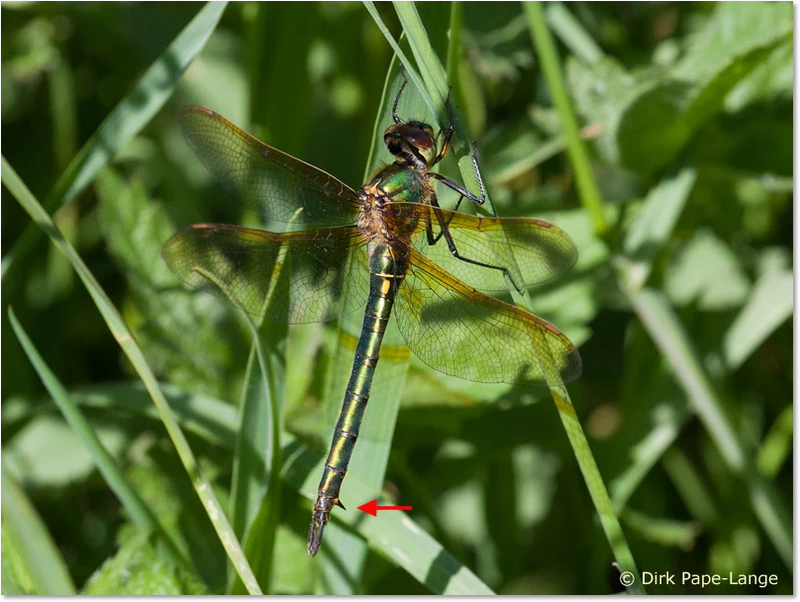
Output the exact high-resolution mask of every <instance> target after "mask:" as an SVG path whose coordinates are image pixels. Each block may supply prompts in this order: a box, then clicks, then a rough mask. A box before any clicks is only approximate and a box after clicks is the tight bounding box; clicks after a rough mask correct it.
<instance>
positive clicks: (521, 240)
mask: <svg viewBox="0 0 800 602" xmlns="http://www.w3.org/2000/svg"><path fill="white" fill-rule="evenodd" d="M437 212H440V214H441V218H439V217H437V215H436V213H437ZM420 213H421V216H422V217H421V220H420V223H419V224H418V230H417V232H416V234H415V237H414V240H413V244H414V247H415V248H416V249H417V250H418V251H420V252H421V253H422V254H423V255H425V256H426V257H428V258H429V259H430V260H431V261H433V262H434V263H436V264H437V265H440V266H441V267H443V268H444V269H445V270H446V271H447V272H449V273H450V274H452V275H453V276H455V277H456V278H458V279H459V280H462V281H463V282H466V283H467V284H469V285H470V286H472V287H474V288H477V289H478V290H481V291H504V290H508V283H507V282H506V281H505V278H504V273H503V271H502V270H498V269H491V268H485V267H482V266H477V265H474V264H472V263H469V262H467V261H463V260H461V259H458V258H457V257H455V256H454V255H453V254H452V252H451V251H450V248H449V247H448V245H447V241H446V240H445V237H444V236H442V237H441V238H440V239H439V240H438V241H437V242H436V244H435V245H429V244H428V237H427V235H426V226H427V224H428V222H430V223H431V231H432V232H433V234H434V235H435V236H438V235H439V234H440V233H441V232H442V226H441V221H444V223H445V224H448V225H447V228H448V230H449V232H450V234H451V236H452V238H453V242H454V244H455V247H456V250H457V251H458V253H459V255H460V256H461V257H464V258H469V259H472V260H474V261H478V262H480V263H484V264H489V265H494V266H500V267H505V268H509V267H510V266H511V265H512V263H513V262H512V258H511V257H510V256H509V253H513V260H514V261H515V262H516V264H517V266H518V267H519V269H520V272H521V274H514V272H513V271H512V272H511V275H512V277H513V279H514V284H515V285H518V287H519V288H522V287H526V286H531V285H534V284H539V283H542V282H546V281H548V280H551V279H552V278H555V277H557V276H558V275H560V274H562V273H564V272H566V271H568V270H569V269H570V268H571V267H572V266H573V265H575V261H576V260H577V258H578V250H577V249H576V248H575V244H574V243H573V242H572V239H570V237H569V236H568V235H567V234H566V233H565V232H564V231H563V230H561V228H559V227H558V226H554V225H553V224H549V223H547V222H544V221H541V220H538V219H530V218H522V217H504V218H497V217H495V218H492V217H476V216H474V215H468V214H466V213H458V212H453V211H448V210H447V209H435V208H433V207H429V208H427V209H426V211H424V212H420Z"/></svg>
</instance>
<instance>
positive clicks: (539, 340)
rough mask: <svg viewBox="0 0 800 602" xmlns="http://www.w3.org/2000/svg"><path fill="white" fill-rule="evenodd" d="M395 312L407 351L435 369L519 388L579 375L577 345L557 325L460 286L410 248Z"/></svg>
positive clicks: (554, 382) (565, 380)
mask: <svg viewBox="0 0 800 602" xmlns="http://www.w3.org/2000/svg"><path fill="white" fill-rule="evenodd" d="M394 311H395V315H396V317H397V325H398V327H399V329H400V333H401V334H402V335H403V337H404V338H405V340H406V343H407V344H408V346H409V347H410V348H411V350H412V351H413V352H414V353H415V354H416V355H417V356H418V357H419V358H420V359H421V360H422V361H423V362H425V363H426V364H428V365H429V366H430V367H432V368H435V369H436V370H439V371H440V372H444V373H446V374H452V375H453V376H458V377H461V378H466V379H468V380H474V381H480V382H504V383H510V384H518V385H531V384H551V385H554V384H558V383H567V382H570V381H573V380H575V379H576V378H578V377H579V376H580V374H581V358H580V355H579V354H578V350H577V349H576V348H575V346H574V345H573V344H572V343H571V342H570V340H569V339H568V338H567V337H566V336H564V335H563V334H562V333H561V332H559V331H558V330H557V329H556V328H555V327H553V326H551V325H550V324H548V323H547V322H545V321H544V320H542V319H541V318H538V317H536V316H534V315H533V314H531V313H528V312H526V311H523V310H521V309H519V308H516V307H514V306H512V305H508V304H507V303H503V302H502V301H499V300H497V299H494V298H492V297H489V296H487V295H484V294H483V293H480V292H478V291H476V290H474V289H473V288H471V287H469V286H466V285H465V284H464V283H463V282H460V281H458V280H456V279H454V278H453V277H452V276H451V275H450V274H448V273H447V272H445V271H443V270H442V269H440V268H439V267H437V266H436V265H433V264H432V263H431V262H430V261H428V260H426V259H425V258H424V257H422V256H421V255H420V254H419V253H418V252H417V251H415V250H413V249H412V250H411V268H410V269H409V271H408V273H407V275H406V278H405V281H404V282H403V284H402V286H401V287H400V290H399V292H398V299H397V302H396V306H395V310H394Z"/></svg>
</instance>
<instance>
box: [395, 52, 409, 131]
mask: <svg viewBox="0 0 800 602" xmlns="http://www.w3.org/2000/svg"><path fill="white" fill-rule="evenodd" d="M400 73H402V74H403V83H402V84H400V89H399V90H398V91H397V96H395V97H394V105H392V119H394V122H395V123H403V120H402V119H400V118H399V117H398V116H397V105H398V104H399V103H400V97H401V96H402V95H403V90H405V89H406V86H407V85H408V76H407V75H406V70H405V69H403V65H402V63H401V64H400Z"/></svg>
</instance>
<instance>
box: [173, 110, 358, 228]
mask: <svg viewBox="0 0 800 602" xmlns="http://www.w3.org/2000/svg"><path fill="white" fill-rule="evenodd" d="M178 122H179V125H180V129H181V132H182V133H183V135H184V137H185V138H186V141H187V142H188V143H189V146H190V147H191V149H192V151H193V152H194V154H195V155H196V156H197V158H198V159H200V161H202V163H203V165H205V166H206V169H208V171H210V172H211V174H212V175H213V176H214V177H215V178H216V179H217V180H218V181H219V182H220V183H221V184H222V186H223V187H224V188H225V189H226V190H227V191H228V192H229V193H230V194H231V195H232V196H233V197H234V198H236V199H237V200H238V201H239V202H240V203H241V204H243V205H244V206H245V207H248V208H250V209H252V210H254V211H257V212H259V213H260V214H261V215H263V216H264V217H265V218H266V219H267V220H275V221H279V222H284V223H289V222H292V223H298V224H313V225H346V224H352V223H353V222H354V221H355V218H356V214H357V212H358V204H357V202H356V199H357V195H356V193H355V191H354V190H353V189H352V188H350V187H349V186H347V185H346V184H343V183H342V182H340V181H339V180H337V179H336V178H334V177H333V176H331V175H330V174H327V173H325V172H324V171H322V170H321V169H317V168H316V167H313V166H311V165H309V164H308V163H304V162H303V161H300V160H299V159H295V158H294V157H292V156H290V155H287V154H286V153H284V152H281V151H279V150H277V149H275V148H272V147H271V146H268V145H266V144H264V143H263V142H261V141H260V140H258V139H257V138H254V137H253V136H251V135H250V134H248V133H247V132H245V131H244V130H242V129H240V128H238V127H236V126H235V125H233V124H232V123H231V122H230V121H228V120H227V119H225V118H224V117H222V116H221V115H218V114H217V113H215V112H213V111H211V110H209V109H206V108H203V107H198V106H190V107H186V108H184V109H183V110H182V111H181V113H180V116H179V117H178ZM298 209H302V211H300V212H298Z"/></svg>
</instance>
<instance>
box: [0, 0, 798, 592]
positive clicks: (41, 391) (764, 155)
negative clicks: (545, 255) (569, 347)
mask: <svg viewBox="0 0 800 602" xmlns="http://www.w3.org/2000/svg"><path fill="white" fill-rule="evenodd" d="M0 10H2V11H3V17H4V19H3V21H2V23H3V26H2V32H3V34H4V36H3V39H4V59H3V60H4V64H3V66H4V71H3V73H4V78H3V82H2V88H3V89H2V92H3V98H4V105H3V126H4V128H3V142H4V143H5V145H4V157H3V166H2V167H3V169H2V180H3V184H4V189H3V217H4V218H5V219H4V226H3V227H4V230H3V234H4V235H5V237H4V239H5V244H4V246H3V284H4V287H3V290H2V295H3V305H4V310H5V311H3V312H2V315H3V319H4V320H6V319H7V320H8V321H7V322H5V324H4V325H5V326H6V328H4V329H3V330H2V332H3V343H4V346H5V351H6V353H5V354H3V356H2V357H3V360H2V361H3V363H2V374H3V377H5V385H4V387H3V426H4V430H5V435H6V436H5V437H4V441H3V452H4V455H3V471H2V472H3V474H2V482H3V527H4V529H3V541H2V551H3V576H4V577H5V580H4V586H3V593H6V594H13V593H40V594H56V593H60V594H69V593H74V592H75V591H76V590H77V591H80V592H85V593H105V594H122V593H127V594H135V593H246V592H250V593H258V592H260V591H263V592H265V593H284V594H286V593H288V594H304V593H337V594H379V593H383V594H386V593H406V594H415V593H460V594H485V593H492V592H495V593H501V594H502V593H508V594H511V593H517V594H533V593H572V594H576V593H591V594H603V593H614V592H620V591H623V589H624V588H623V586H622V585H621V584H620V582H619V577H618V575H619V572H620V571H631V572H632V573H633V574H634V575H638V573H637V568H638V570H640V571H657V572H661V573H665V572H674V573H680V572H681V571H691V572H694V573H706V574H713V573H722V574H727V573H729V572H733V573H734V574H775V575H777V576H778V584H777V585H776V586H770V587H769V588H767V589H766V590H763V589H761V588H758V587H757V586H749V587H730V586H720V587H718V588H715V589H713V591H712V590H711V589H709V588H706V589H705V590H699V589H697V588H694V587H692V586H691V585H690V584H679V585H675V586H668V585H658V584H654V585H651V586H648V587H642V586H641V584H640V583H639V580H638V579H636V583H634V584H633V586H631V587H630V588H629V591H630V592H631V593H636V592H642V591H644V590H645V589H646V590H647V592H648V593H657V594H664V593H714V594H716V593H765V592H768V593H788V592H791V591H792V590H793V577H792V571H791V562H792V556H793V549H792V541H791V535H790V533H791V525H792V523H791V514H790V510H789V509H790V507H791V503H792V490H793V481H792V474H791V460H790V455H789V454H790V450H791V441H792V420H791V417H792V385H793V380H792V379H793V377H792V371H791V363H792V335H791V319H790V318H791V317H792V315H793V314H792V307H793V296H792V286H791V283H792V280H793V271H792V263H791V262H792V260H791V249H792V231H791V228H790V227H789V226H788V223H789V222H790V221H791V215H792V203H791V200H792V196H791V194H792V189H793V186H792V185H793V180H792V162H791V158H792V150H791V144H792V138H791V123H792V111H791V109H792V101H793V98H792V87H791V86H792V62H791V57H792V33H793V32H792V20H791V9H790V8H788V6H786V5H782V4H762V3H750V4H746V3H745V4H734V3H730V4H726V3H723V4H718V5H692V6H684V5H670V4H653V5H645V4H641V5H630V7H629V10H625V11H623V10H620V9H619V8H618V7H616V6H614V5H586V6H579V7H577V8H575V7H573V5H566V4H564V5H562V4H550V5H539V4H537V3H534V4H524V5H523V4H516V3H493V4H492V5H491V7H490V6H489V5H488V3H486V4H481V3H477V4H475V3H464V4H461V3H452V4H449V3H421V4H416V5H415V4H410V3H401V2H398V3H395V4H386V3H375V4H373V3H364V4H359V3H342V4H325V5H324V6H323V5H322V4H321V3H319V4H317V3H314V4H311V5H303V6H300V5H294V4H280V3H269V4H231V5H229V6H226V5H225V4H223V3H219V4H213V5H212V4H211V3H209V4H207V5H185V4H184V5H157V4H156V5H147V4H144V3H142V4H135V3H134V4H129V5H114V4H110V5H102V4H87V5H83V6H81V5H70V6H67V5H64V6H53V5H47V4H29V5H28V4H23V5H16V4H12V5H9V4H4V5H3V6H2V9H0ZM300 25H302V27H300ZM143 32H146V35H145V34H143ZM290 32H295V33H291V35H290ZM400 61H402V62H403V64H404V65H405V67H406V71H407V73H408V75H409V78H410V80H411V83H410V85H409V92H408V93H407V94H406V95H405V96H404V98H403V102H402V104H401V107H400V112H401V114H403V115H408V116H413V117H415V118H421V119H425V120H428V121H430V122H438V123H441V122H443V121H444V119H445V117H446V114H445V111H444V106H443V99H444V98H445V96H446V95H447V91H448V86H452V98H454V99H455V101H456V115H457V118H458V128H457V133H456V136H455V138H454V145H453V150H454V152H453V157H454V159H448V161H445V162H444V165H443V170H444V172H445V173H447V174H448V175H449V176H450V177H453V178H456V179H458V180H461V181H464V182H465V183H466V184H467V185H468V186H474V185H475V179H474V174H473V169H472V165H471V162H470V160H469V152H470V148H471V141H472V140H476V141H477V144H478V148H479V150H480V156H479V166H480V169H481V171H482V173H483V176H484V180H485V181H486V182H488V184H489V188H488V194H489V201H488V202H487V204H486V206H485V207H483V208H476V211H479V212H483V213H491V214H496V215H519V216H532V217H541V218H543V219H547V220H549V221H553V222H555V223H557V224H558V225H560V226H561V227H562V228H563V229H564V230H566V231H567V232H568V233H569V234H570V236H571V237H572V238H573V240H574V241H575V243H576V245H577V247H578V249H579V253H580V258H579V261H578V264H577V265H576V266H575V268H574V269H573V271H572V272H571V273H570V274H568V275H567V276H565V277H564V278H561V279H559V280H558V281H556V282H553V283H548V284H547V285H545V286H543V287H540V288H538V289H533V290H531V291H527V292H526V293H525V294H523V295H520V294H518V293H517V292H516V290H512V291H510V292H509V294H508V295H506V296H505V297H504V298H506V299H508V298H511V300H512V301H513V302H516V303H518V304H520V305H522V306H524V307H527V308H529V309H531V310H533V311H535V312H536V313H537V314H539V315H541V316H543V317H544V318H546V319H547V320H548V321H551V322H552V323H553V324H555V325H556V326H558V327H559V328H560V329H562V330H563V331H564V332H565V333H566V334H567V335H568V336H570V338H571V339H572V340H573V341H575V342H576V343H577V344H579V345H580V347H581V353H582V356H583V360H584V369H585V373H584V376H583V377H582V378H581V379H580V380H579V381H577V382H576V383H573V384H570V385H569V387H568V390H567V389H565V388H562V387H557V386H554V387H552V388H551V389H550V391H548V390H547V388H540V389H516V388H513V387H508V386H505V385H483V384H478V383H469V382H465V381H462V380H459V379H456V378H451V377H448V376H445V375H442V374H439V373H436V372H433V371H431V370H430V369H428V368H427V367H425V366H424V365H423V364H421V363H420V362H419V361H418V360H417V359H416V358H415V357H414V356H413V354H410V353H409V352H408V350H407V348H405V347H404V346H403V340H402V337H401V336H400V335H399V333H398V332H397V331H396V329H394V328H390V330H389V332H387V336H386V339H385V340H386V347H385V349H384V352H383V355H382V359H381V362H380V364H379V368H378V373H377V375H376V380H375V385H374V389H373V394H372V400H371V402H370V407H369V409H368V411H367V417H366V420H365V423H364V427H363V433H362V436H361V437H360V439H359V444H358V446H357V448H356V453H355V456H354V458H353V461H352V462H351V465H350V471H349V472H348V476H347V479H346V481H345V485H344V488H343V491H342V499H343V502H344V504H345V506H346V507H347V508H348V510H347V511H346V512H340V511H338V510H337V512H335V513H334V520H333V521H332V523H331V524H330V526H329V528H328V529H326V535H325V541H324V543H323V548H322V550H321V552H320V554H319V555H318V556H317V557H316V558H314V559H311V558H309V557H308V556H307V554H306V552H305V537H306V534H307V529H308V521H309V518H310V508H311V500H312V499H313V498H314V496H315V493H316V487H317V483H318V480H319V475H320V471H321V466H322V462H323V460H324V457H325V452H326V446H327V444H328V442H329V439H330V435H331V433H332V430H333V425H334V422H335V416H336V413H337V411H338V407H339V404H340V403H341V397H342V391H343V389H344V385H345V382H346V379H347V377H348V375H349V370H350V363H351V362H352V354H353V343H352V336H353V335H354V334H356V333H357V332H358V328H359V325H360V321H361V316H353V317H352V319H347V320H343V321H342V322H341V323H339V324H326V325H308V326H301V327H290V328H286V327H285V326H277V325H274V324H271V323H269V322H266V321H265V322H263V323H260V324H259V323H252V322H251V321H250V319H249V318H248V317H247V316H245V315H244V314H242V313H241V312H238V311H236V310H235V309H233V308H232V307H231V306H229V305H227V304H225V303H223V302H221V301H219V300H218V299H215V298H214V299H212V298H209V297H207V296H204V295H200V294H196V293H194V292H192V291H188V290H186V289H184V288H183V287H182V286H180V284H179V283H178V282H177V281H176V280H175V279H174V277H173V276H172V274H171V273H170V272H169V270H168V269H167V268H166V266H165V265H164V264H163V262H162V261H161V258H160V247H161V245H162V244H163V242H164V241H165V240H166V239H167V238H168V237H169V236H170V235H171V234H172V233H173V232H174V231H175V230H177V229H178V228H179V227H182V226H184V225H187V224H190V223H194V222H203V221H206V222H209V221H221V222H228V223H245V224H247V225H253V226H258V225H259V224H258V223H257V222H255V221H254V220H253V217H252V216H251V215H247V214H242V213H241V212H240V211H239V208H238V207H237V206H236V205H235V204H234V203H232V202H231V201H229V199H228V198H227V197H226V196H225V195H224V193H223V192H222V191H221V190H220V188H219V187H218V186H217V185H216V184H214V183H212V182H211V181H210V180H209V178H208V176H207V174H205V173H204V171H203V169H202V167H201V166H200V165H199V163H198V162H197V161H196V160H195V159H194V158H193V157H192V156H191V153H190V152H189V150H188V149H187V147H186V144H185V143H184V141H183V140H182V139H181V137H180V135H179V134H178V132H177V130H176V127H175V114H176V111H177V109H178V108H179V107H180V106H182V105H185V104H189V103H199V104H203V105H206V106H209V107H211V108H213V109H214V110H216V111H218V112H220V113H222V114H223V115H225V116H226V117H228V118H229V119H231V120H232V121H234V122H235V123H237V124H238V125H241V126H242V127H245V128H247V129H248V130H250V131H252V132H253V133H255V134H257V135H259V136H260V137H262V139H264V140H266V141H268V142H269V143H270V144H272V145H274V146H276V147H278V148H281V149H283V150H286V151H287V152H290V153H292V154H294V155H296V156H298V157H300V158H302V159H304V160H306V161H308V162H309V163H312V164H314V165H318V166H319V167H321V168H323V169H325V170H326V171H328V172H330V173H332V174H335V175H336V176H337V177H339V178H341V179H342V180H343V181H345V182H347V183H349V184H351V185H353V186H358V185H359V184H360V183H361V182H363V181H364V180H365V179H366V178H367V177H369V175H370V174H371V173H372V172H374V171H375V170H376V169H377V168H379V167H380V165H381V164H382V163H385V162H386V161H388V158H389V157H388V155H387V153H386V152H385V150H384V148H383V144H382V132H383V129H384V128H385V127H386V125H387V124H388V123H390V121H391V118H390V108H391V103H392V101H393V99H394V97H395V94H396V90H397V89H398V86H399V84H400V72H399V62H400ZM42 124H47V127H44V126H43V125H42ZM50 124H52V127H49V125H50ZM78 148H80V150H78ZM37 199H44V202H43V203H40V202H39V201H38V200H37ZM442 200H443V202H445V203H448V202H450V201H451V199H450V197H449V196H448V195H447V194H446V193H442ZM20 208H22V209H24V211H22V210H20ZM41 234H46V236H45V237H42V236H41ZM45 241H47V244H45ZM51 243H52V244H51ZM75 275H77V276H78V278H77V279H76V278H75V277H74V276H75ZM79 283H80V284H82V285H83V286H79ZM87 292H88V295H87V294H86V293H87ZM542 402H544V403H542ZM552 402H555V406H556V409H557V413H554V412H553V411H552V408H551V403H552ZM556 414H558V416H559V417H560V418H561V423H562V426H563V428H560V427H559V422H558V420H557V419H556ZM565 434H566V436H565ZM375 497H379V498H380V499H382V500H386V501H387V502H393V501H396V502H398V503H402V504H412V505H413V506H414V511H413V512H412V513H410V514H408V515H406V514H401V513H397V512H393V513H384V514H382V515H380V514H379V518H378V519H373V518H371V517H367V516H366V515H363V514H362V513H360V512H357V511H356V510H355V507H356V506H358V505H360V504H362V503H364V502H366V501H368V500H370V499H373V498H375ZM615 563H616V566H615Z"/></svg>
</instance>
